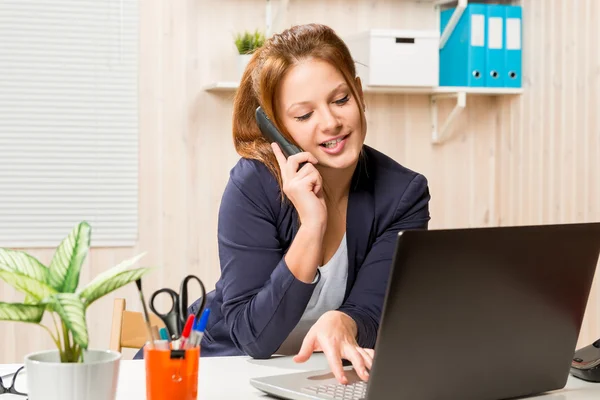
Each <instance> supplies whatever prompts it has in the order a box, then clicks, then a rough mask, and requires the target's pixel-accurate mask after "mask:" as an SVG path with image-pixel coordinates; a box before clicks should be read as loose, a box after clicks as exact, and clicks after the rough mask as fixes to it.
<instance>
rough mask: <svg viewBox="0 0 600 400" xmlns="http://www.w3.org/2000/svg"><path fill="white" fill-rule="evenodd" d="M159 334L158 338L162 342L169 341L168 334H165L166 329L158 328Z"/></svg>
mask: <svg viewBox="0 0 600 400" xmlns="http://www.w3.org/2000/svg"><path fill="white" fill-rule="evenodd" d="M159 332H160V338H161V339H162V340H167V341H169V334H168V333H167V328H160V330H159Z"/></svg>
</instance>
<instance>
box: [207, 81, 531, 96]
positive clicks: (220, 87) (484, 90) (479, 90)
mask: <svg viewBox="0 0 600 400" xmlns="http://www.w3.org/2000/svg"><path fill="white" fill-rule="evenodd" d="M238 85H239V84H238V82H235V81H220V82H213V83H211V84H208V85H206V86H204V90H205V91H207V92H233V91H236V90H237V88H238ZM363 91H364V92H365V93H382V94H386V93H387V94H393V93H399V94H402V93H405V94H432V95H433V94H453V93H459V92H464V93H466V94H476V95H487V96H495V95H511V94H522V93H523V89H522V88H505V87H498V88H496V87H468V86H465V87H462V86H461V87H458V86H437V87H400V86H398V87H386V86H380V87H376V86H370V87H364V88H363Z"/></svg>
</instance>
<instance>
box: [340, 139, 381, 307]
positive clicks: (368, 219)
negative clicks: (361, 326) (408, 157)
mask: <svg viewBox="0 0 600 400" xmlns="http://www.w3.org/2000/svg"><path fill="white" fill-rule="evenodd" d="M372 185H373V182H372V180H371V179H370V178H369V169H368V160H367V157H366V154H365V152H364V150H363V152H362V153H361V159H360V160H359V162H358V165H357V167H356V171H355V172H354V175H353V177H352V184H351V186H350V193H349V195H348V210H347V212H346V241H347V246H348V280H347V283H346V293H345V295H344V301H345V300H346V299H347V298H348V295H349V294H350V289H351V288H352V286H353V285H354V281H355V280H356V276H357V275H358V270H359V268H360V266H361V265H362V263H363V261H364V259H365V257H366V255H367V252H368V249H369V248H370V247H371V244H372V240H373V237H372V232H373V228H374V226H373V225H374V216H375V209H374V208H375V203H374V199H373V191H372Z"/></svg>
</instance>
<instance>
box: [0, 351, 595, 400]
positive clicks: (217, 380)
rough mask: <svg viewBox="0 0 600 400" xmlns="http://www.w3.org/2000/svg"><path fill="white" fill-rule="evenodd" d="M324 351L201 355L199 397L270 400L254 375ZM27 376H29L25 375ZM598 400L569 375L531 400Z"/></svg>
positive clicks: (131, 366)
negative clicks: (294, 355) (266, 356)
mask: <svg viewBox="0 0 600 400" xmlns="http://www.w3.org/2000/svg"><path fill="white" fill-rule="evenodd" d="M18 367H19V365H16V364H14V365H11V364H0V376H2V375H5V374H8V373H11V372H14V371H16V369H17V368H18ZM326 368H327V362H326V360H325V358H324V357H323V355H322V354H314V355H313V356H312V357H311V359H310V360H309V361H307V362H306V363H304V364H296V363H294V361H293V360H292V359H291V357H279V358H273V359H270V360H253V359H251V358H248V357H223V358H220V357H219V358H201V359H200V377H199V381H200V382H199V385H198V400H212V399H232V400H233V399H235V400H239V399H245V400H246V399H263V400H267V399H269V398H268V397H267V396H265V395H263V394H262V392H260V391H258V390H256V389H254V388H253V387H252V386H251V385H250V384H249V383H248V380H249V379H250V378H252V377H259V376H267V375H275V374H285V373H291V372H299V371H307V370H314V369H326ZM23 378H25V376H23ZM145 388H146V387H145V374H144V361H142V360H125V361H122V362H121V369H120V375H119V388H118V394H117V400H145V398H146V395H145ZM22 399H23V398H22V397H19V396H9V395H2V397H0V400H22ZM592 399H594V400H598V399H600V383H597V384H594V383H588V382H584V381H582V380H580V379H577V378H574V377H572V376H569V380H568V382H567V386H566V387H565V388H564V389H561V390H557V391H554V392H551V393H548V394H545V395H542V396H536V397H529V398H527V400H592Z"/></svg>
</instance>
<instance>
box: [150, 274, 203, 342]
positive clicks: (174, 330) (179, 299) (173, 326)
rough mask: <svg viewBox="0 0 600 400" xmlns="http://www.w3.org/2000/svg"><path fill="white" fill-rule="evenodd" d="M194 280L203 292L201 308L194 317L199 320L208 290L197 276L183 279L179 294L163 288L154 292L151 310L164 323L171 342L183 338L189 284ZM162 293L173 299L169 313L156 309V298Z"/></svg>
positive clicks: (151, 299)
mask: <svg viewBox="0 0 600 400" xmlns="http://www.w3.org/2000/svg"><path fill="white" fill-rule="evenodd" d="M192 279H193V280H195V281H197V282H198V284H199V285H200V291H201V292H202V297H201V300H200V307H199V308H198V310H197V311H196V313H195V314H194V317H195V318H196V320H198V319H199V318H200V315H201V314H202V310H203V309H204V304H205V302H206V290H205V289H204V284H203V283H202V281H201V280H200V278H198V277H197V276H196V275H188V276H186V277H185V278H183V280H182V281H181V287H180V288H179V293H177V292H176V291H174V290H172V289H169V288H163V289H159V290H157V291H156V292H154V293H153V294H152V297H151V298H150V309H151V310H152V312H153V313H154V314H156V315H157V316H158V317H159V318H160V319H161V320H162V321H163V322H164V324H165V326H166V328H167V331H168V332H169V336H170V337H171V340H177V339H179V338H180V337H181V332H182V330H183V326H184V325H185V323H186V320H187V317H188V313H187V310H188V284H189V281H190V280H192ZM161 293H166V294H168V295H169V297H171V302H172V304H171V309H170V310H169V311H168V312H167V313H160V312H158V310H157V309H156V307H154V300H155V298H156V296H158V295H159V294H161Z"/></svg>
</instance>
